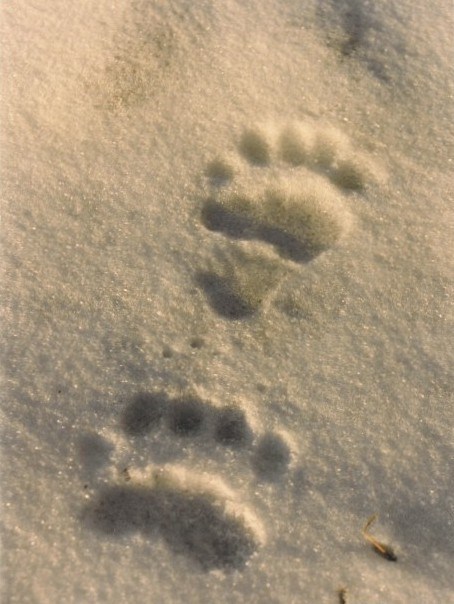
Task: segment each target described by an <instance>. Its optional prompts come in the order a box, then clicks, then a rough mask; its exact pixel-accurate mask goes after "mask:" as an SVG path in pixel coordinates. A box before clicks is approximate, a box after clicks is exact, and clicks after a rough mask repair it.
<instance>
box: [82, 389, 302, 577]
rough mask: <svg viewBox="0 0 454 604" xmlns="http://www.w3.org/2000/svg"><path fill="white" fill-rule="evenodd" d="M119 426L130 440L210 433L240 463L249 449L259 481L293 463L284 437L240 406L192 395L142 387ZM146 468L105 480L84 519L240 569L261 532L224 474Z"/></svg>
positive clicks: (213, 564) (208, 563) (212, 564)
mask: <svg viewBox="0 0 454 604" xmlns="http://www.w3.org/2000/svg"><path fill="white" fill-rule="evenodd" d="M120 425H121V428H122V430H123V431H124V432H125V434H126V435H128V436H131V437H133V444H134V443H137V442H138V441H137V439H144V438H145V437H146V436H147V435H150V438H158V439H159V438H161V437H162V436H164V433H163V432H162V431H159V432H157V430H158V429H160V428H164V429H165V428H166V429H167V430H168V434H167V436H165V438H166V442H168V441H169V439H170V441H171V440H172V439H185V440H186V442H187V444H188V446H190V443H191V442H192V443H193V444H196V443H197V442H199V445H200V444H201V443H202V442H203V443H209V442H210V439H211V441H212V446H214V447H216V446H219V447H221V448H227V449H230V450H232V451H237V454H238V456H237V459H238V461H240V460H241V456H240V452H244V453H245V454H246V455H248V456H249V460H250V462H249V463H250V467H251V469H252V470H253V472H254V473H255V474H256V476H257V478H259V479H260V480H265V481H276V480H278V479H279V477H281V476H283V475H284V474H285V472H286V470H287V468H288V466H289V464H290V461H291V452H290V447H289V445H288V443H287V442H286V441H285V439H284V438H282V437H281V436H280V435H279V434H275V433H273V432H267V433H266V434H264V435H262V436H261V435H260V434H257V433H256V431H255V430H254V429H253V428H252V426H251V424H250V423H249V421H248V418H247V416H246V414H245V412H244V411H243V410H242V409H241V408H239V407H237V406H234V405H226V406H224V407H220V408H219V407H216V406H215V405H213V404H211V403H210V402H209V401H203V400H201V399H199V398H198V397H196V396H194V395H189V396H181V397H176V398H172V397H170V396H169V395H168V394H167V393H165V392H150V393H148V392H141V393H139V394H137V395H136V396H135V397H134V398H133V399H132V401H131V402H130V403H129V405H127V406H126V408H125V410H124V412H123V414H122V416H121V418H120ZM155 431H156V434H155V435H154V436H153V435H152V434H153V432H155ZM191 439H193V440H191ZM150 461H151V462H153V460H150ZM147 468H151V470H150V471H148V470H147V471H146V472H145V473H144V470H143V469H140V470H138V473H137V471H134V468H127V469H126V470H125V469H123V470H122V471H121V472H120V473H119V474H118V475H119V476H121V477H122V478H121V480H125V481H126V482H115V483H113V484H110V485H108V486H104V487H103V488H102V489H101V490H100V492H99V493H98V494H97V496H96V497H95V498H94V499H93V500H92V501H91V502H90V503H89V504H88V506H86V508H85V510H84V513H83V518H84V521H85V523H86V525H87V526H88V527H89V528H91V529H92V530H95V531H97V532H99V533H102V534H105V535H108V536H111V537H117V538H119V537H122V536H125V535H128V534H132V533H134V532H140V533H141V534H142V535H145V536H147V537H154V536H155V535H157V536H160V537H161V538H163V539H164V540H165V542H166V543H167V544H168V546H169V547H170V549H172V551H174V552H177V553H182V554H185V555H186V556H188V557H190V558H192V559H193V560H194V561H195V562H196V563H197V564H198V565H200V566H201V567H202V568H203V569H204V570H210V569H215V568H220V569H224V570H229V569H241V568H243V567H244V565H245V564H246V562H247V561H248V559H249V558H250V557H251V556H252V555H253V554H254V553H255V552H256V551H257V550H258V548H259V546H260V544H261V543H262V542H263V531H262V529H261V528H260V525H261V523H260V520H259V519H258V518H257V517H254V516H253V515H251V513H250V511H247V509H246V508H244V507H243V506H242V505H240V504H239V503H238V502H237V497H236V495H235V494H234V493H233V492H232V491H231V490H230V489H229V488H228V487H226V486H225V485H224V483H223V481H222V479H221V477H218V476H216V475H211V474H208V473H207V472H203V474H202V475H198V474H196V473H193V472H191V471H189V470H188V469H186V468H184V467H183V466H175V465H173V464H167V463H166V464H165V465H164V466H161V467H159V466H154V465H153V463H151V464H148V465H147Z"/></svg>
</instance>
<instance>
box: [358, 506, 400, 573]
mask: <svg viewBox="0 0 454 604" xmlns="http://www.w3.org/2000/svg"><path fill="white" fill-rule="evenodd" d="M376 520H377V514H373V515H372V516H371V517H370V518H369V519H368V521H367V522H366V524H365V525H364V528H363V537H364V539H366V541H369V543H371V544H372V547H373V548H374V550H375V551H376V552H377V554H380V556H382V557H383V558H386V560H389V561H390V562H397V556H396V554H395V553H394V550H393V548H392V547H391V546H390V545H386V544H384V543H380V541H378V540H377V539H376V538H375V537H374V536H373V535H371V534H370V533H369V528H370V527H371V525H372V524H373V523H374V522H375V521H376Z"/></svg>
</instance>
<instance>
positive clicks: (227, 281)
mask: <svg viewBox="0 0 454 604" xmlns="http://www.w3.org/2000/svg"><path fill="white" fill-rule="evenodd" d="M206 176H207V179H208V184H207V188H208V192H207V195H206V196H205V198H204V199H203V202H202V208H201V213H200V220H201V223H202V225H203V226H204V227H205V228H206V229H208V230H209V231H211V232H213V233H215V234H216V237H217V238H218V240H219V241H220V239H219V236H221V237H222V238H224V240H225V239H227V240H229V241H230V243H232V242H234V243H235V246H230V250H231V249H232V247H235V250H236V251H235V252H232V251H229V252H224V253H223V254H221V256H222V259H221V260H219V259H218V258H213V259H212V261H211V266H209V267H208V268H207V269H205V270H202V271H200V272H199V273H198V274H197V277H196V281H197V284H198V285H199V286H201V287H202V289H203V290H204V292H205V294H206V296H207V299H208V302H209V304H210V306H211V307H212V308H213V310H215V312H217V314H219V315H220V316H223V317H226V318H231V319H241V318H244V317H248V316H250V315H253V314H254V313H255V312H256V311H257V310H258V309H259V308H260V307H261V306H262V303H263V301H264V299H266V297H267V295H268V293H269V292H270V291H272V290H273V288H274V287H275V286H276V285H277V284H278V283H279V281H280V276H281V275H282V274H283V272H284V271H283V267H284V266H285V263H288V262H290V263H297V264H302V263H306V262H309V261H311V260H313V259H315V258H316V257H317V256H318V255H319V254H321V253H323V252H325V251H327V250H329V249H331V248H333V247H335V246H336V245H337V244H338V243H339V242H341V240H342V239H343V238H344V236H345V235H346V234H347V233H348V231H349V229H350V227H351V224H352V216H351V213H350V211H349V208H348V200H347V194H348V193H351V192H361V191H362V190H363V189H364V188H365V187H366V186H367V184H368V183H369V182H374V181H377V180H380V179H381V178H382V175H381V172H380V170H379V169H378V168H377V167H376V166H375V165H374V164H372V162H371V161H370V160H369V158H368V157H367V156H365V155H364V154H362V153H360V152H358V151H357V150H355V149H354V148H352V145H351V143H350V141H349V140H348V138H347V137H346V136H345V135H343V134H342V133H341V132H339V131H338V130H337V129H334V128H321V127H318V126H314V125H312V124H303V123H294V124H290V125H287V126H284V127H282V128H275V127H268V128H265V127H263V128H259V127H257V128H250V129H246V130H245V131H244V132H243V134H242V136H241V138H240V140H239V141H238V146H237V152H236V153H235V154H233V155H232V157H231V158H230V159H225V158H218V159H216V160H214V161H213V162H211V163H210V164H209V165H208V168H207V171H206ZM240 244H241V245H240Z"/></svg>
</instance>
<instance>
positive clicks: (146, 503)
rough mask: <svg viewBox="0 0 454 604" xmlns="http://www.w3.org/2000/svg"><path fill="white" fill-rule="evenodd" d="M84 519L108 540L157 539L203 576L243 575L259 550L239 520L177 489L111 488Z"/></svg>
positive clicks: (89, 509) (107, 489)
mask: <svg viewBox="0 0 454 604" xmlns="http://www.w3.org/2000/svg"><path fill="white" fill-rule="evenodd" d="M85 517H86V521H87V523H88V524H89V526H90V527H91V528H92V529H94V530H96V531H98V532H101V533H104V534H106V535H115V536H121V535H125V534H128V533H133V532H141V533H142V534H144V535H148V536H150V537H153V536H154V535H155V534H156V533H158V534H159V535H160V536H161V537H163V538H164V539H165V541H166V543H167V544H168V546H169V547H170V548H171V549H172V550H173V551H174V552H176V553H183V554H186V555H187V556H189V557H190V558H192V559H193V560H194V561H196V562H197V563H199V564H200V565H201V567H202V568H203V569H204V570H211V569H214V568H222V569H226V570H227V569H241V568H242V567H243V566H244V565H245V563H246V562H247V560H248V559H249V558H250V557H251V555H252V554H253V553H254V552H255V551H256V550H257V547H258V543H257V541H256V540H255V539H254V535H253V534H252V533H251V532H249V531H248V530H247V528H246V526H245V524H244V523H243V522H242V520H241V518H240V517H235V516H234V515H229V514H227V513H226V512H225V511H224V510H223V509H222V507H220V506H216V505H215V503H214V502H212V501H211V500H210V499H209V498H208V497H206V496H204V495H203V494H194V493H188V492H185V491H183V490H181V491H179V490H178V489H176V488H167V487H156V488H147V487H144V486H128V487H124V486H116V485H114V486H111V487H107V488H105V489H104V490H103V491H102V492H101V493H100V495H99V497H98V498H97V499H96V500H95V501H94V502H93V503H92V504H91V505H90V506H89V507H88V508H87V510H86V515H85Z"/></svg>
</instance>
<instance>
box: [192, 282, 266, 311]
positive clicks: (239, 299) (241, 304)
mask: <svg viewBox="0 0 454 604" xmlns="http://www.w3.org/2000/svg"><path fill="white" fill-rule="evenodd" d="M195 281H196V283H197V285H199V286H200V287H201V288H202V289H203V291H204V292H205V295H206V297H207V299H208V302H209V304H210V306H211V307H212V308H213V309H214V310H215V311H216V313H217V314H218V315H219V316H220V317H223V318H224V319H237V320H238V319H246V318H248V317H251V316H252V315H254V314H255V312H256V310H257V309H256V307H255V305H253V304H251V303H249V302H248V300H247V299H246V298H245V297H244V296H241V294H240V293H239V292H237V291H235V288H234V287H233V284H232V281H231V280H230V279H227V278H225V277H224V276H222V275H217V274H216V273H215V272H209V271H199V272H198V273H197V274H196V277H195Z"/></svg>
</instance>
